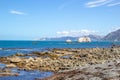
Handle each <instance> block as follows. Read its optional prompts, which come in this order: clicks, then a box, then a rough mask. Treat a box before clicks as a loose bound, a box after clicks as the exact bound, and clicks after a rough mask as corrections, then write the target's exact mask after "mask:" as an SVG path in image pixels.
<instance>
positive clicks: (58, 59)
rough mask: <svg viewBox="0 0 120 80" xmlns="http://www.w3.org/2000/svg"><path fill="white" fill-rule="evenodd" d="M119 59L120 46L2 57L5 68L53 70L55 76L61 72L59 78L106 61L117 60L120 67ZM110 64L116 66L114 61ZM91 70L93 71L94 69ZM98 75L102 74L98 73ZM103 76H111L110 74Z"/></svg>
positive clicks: (69, 49)
mask: <svg viewBox="0 0 120 80" xmlns="http://www.w3.org/2000/svg"><path fill="white" fill-rule="evenodd" d="M119 59H120V47H111V48H83V49H81V48H76V49H75V48H74V49H73V48H64V49H59V48H54V49H51V50H50V51H48V52H32V53H30V54H15V55H12V56H8V57H0V61H1V63H3V64H6V67H5V68H18V69H20V70H25V71H29V70H39V71H51V72H54V75H53V76H58V74H59V76H58V77H57V78H60V75H64V74H65V75H66V76H69V75H71V74H74V75H73V76H75V73H77V74H80V73H81V72H82V73H84V70H82V69H80V68H82V67H84V68H85V66H88V69H89V68H90V67H91V66H93V65H94V66H96V67H97V66H98V65H100V64H101V65H104V64H107V63H106V61H108V62H109V61H110V62H115V63H116V65H118V66H119V67H117V68H118V69H120V65H119V64H120V60H119ZM110 65H113V66H114V64H113V63H112V64H110ZM108 69H109V67H108ZM91 70H92V71H93V70H94V69H91ZM77 71H78V72H77ZM79 71H80V72H79ZM88 72H89V71H88ZM118 72H119V71H116V74H117V73H118ZM9 73H10V72H9ZM69 73H70V74H69ZM101 73H102V72H101ZM85 74H87V73H85ZM15 75H16V74H15ZM1 76H2V74H1ZM6 76H10V75H6ZM17 76H19V74H17ZM76 76H77V75H76ZM86 76H87V75H86ZM95 77H96V76H95ZM97 77H100V76H99V75H97ZM110 77H111V76H110ZM116 77H118V78H120V75H118V74H117V76H116ZM50 78H51V79H50ZM55 78H56V77H55ZM55 78H54V79H53V77H49V80H56V79H55ZM100 78H101V77H100ZM103 78H109V76H106V77H103ZM114 78H115V77H114ZM66 79H67V77H66V78H64V79H63V80H66ZM72 79H74V78H73V77H71V80H72ZM86 79H87V78H86ZM86 79H85V80H86ZM101 79H102V78H101ZM37 80H41V79H38V78H37ZM42 80H48V79H47V78H45V79H42ZM57 80H59V79H57ZM83 80H84V79H83ZM116 80H117V78H116Z"/></svg>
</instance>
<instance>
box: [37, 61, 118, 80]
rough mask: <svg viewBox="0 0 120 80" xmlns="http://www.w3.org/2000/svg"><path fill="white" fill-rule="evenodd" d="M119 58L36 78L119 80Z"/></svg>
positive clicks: (45, 79) (50, 79) (49, 79)
mask: <svg viewBox="0 0 120 80" xmlns="http://www.w3.org/2000/svg"><path fill="white" fill-rule="evenodd" d="M119 69H120V59H118V60H108V61H106V62H104V63H102V64H95V65H86V66H83V67H80V68H77V69H74V70H69V71H63V72H59V73H56V74H54V75H52V76H50V77H47V78H44V79H36V80H119V79H120V70H119Z"/></svg>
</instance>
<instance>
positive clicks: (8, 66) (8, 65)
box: [6, 64, 17, 68]
mask: <svg viewBox="0 0 120 80" xmlns="http://www.w3.org/2000/svg"><path fill="white" fill-rule="evenodd" d="M6 67H7V68H15V67H17V66H16V65H15V64H7V65H6Z"/></svg>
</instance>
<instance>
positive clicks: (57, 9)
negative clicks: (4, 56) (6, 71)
mask: <svg viewBox="0 0 120 80" xmlns="http://www.w3.org/2000/svg"><path fill="white" fill-rule="evenodd" d="M119 28H120V0H0V40H33V39H38V38H42V37H59V36H80V35H88V34H97V35H106V34H108V33H109V32H110V31H113V30H116V29H119Z"/></svg>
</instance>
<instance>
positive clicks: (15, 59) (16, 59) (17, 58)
mask: <svg viewBox="0 0 120 80" xmlns="http://www.w3.org/2000/svg"><path fill="white" fill-rule="evenodd" d="M8 60H9V61H10V62H11V63H18V62H20V61H22V59H21V58H19V57H13V58H8Z"/></svg>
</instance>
